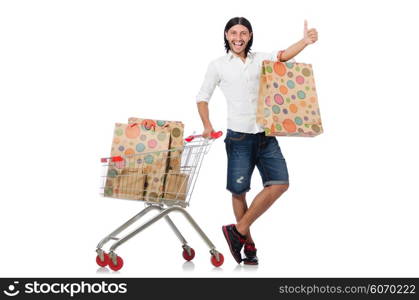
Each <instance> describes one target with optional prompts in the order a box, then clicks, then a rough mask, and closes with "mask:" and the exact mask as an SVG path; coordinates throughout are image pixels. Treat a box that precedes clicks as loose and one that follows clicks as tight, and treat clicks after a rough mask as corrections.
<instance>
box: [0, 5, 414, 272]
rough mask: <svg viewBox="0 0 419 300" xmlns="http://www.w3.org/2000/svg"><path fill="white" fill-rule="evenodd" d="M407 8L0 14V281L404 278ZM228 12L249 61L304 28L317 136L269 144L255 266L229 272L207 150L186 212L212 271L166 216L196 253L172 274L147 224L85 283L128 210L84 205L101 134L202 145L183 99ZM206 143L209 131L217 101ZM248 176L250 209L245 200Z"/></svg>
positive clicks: (174, 256) (215, 154)
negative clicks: (160, 131)
mask: <svg viewBox="0 0 419 300" xmlns="http://www.w3.org/2000/svg"><path fill="white" fill-rule="evenodd" d="M414 3H415V1H392V2H390V1H345V2H344V1H243V0H240V1H214V0H212V1H205V2H204V1H180V0H179V1H146V2H144V1H104V0H101V1H74V0H73V1H17V0H15V1H1V3H0V101H1V110H0V114H1V115H0V122H1V137H2V138H1V148H0V149H1V150H0V151H1V156H0V159H1V166H2V167H1V172H0V176H1V181H0V182H1V202H0V205H1V206H0V230H1V246H0V257H1V268H0V276H11V277H18V276H136V277H142V276H150V277H160V276H201V277H212V276H217V277H229V276H260V277H266V276H293V277H300V276H419V259H418V255H417V254H418V252H419V241H418V238H417V237H418V236H417V228H418V225H419V224H418V223H419V221H418V217H417V216H418V209H419V204H418V200H419V197H418V196H419V193H418V167H419V164H418V158H417V153H418V150H419V149H418V145H417V143H416V142H417V136H418V121H417V120H418V117H419V104H418V103H419V101H418V100H419V99H418V96H417V95H418V94H417V86H418V84H417V78H418V75H419V66H418V57H417V53H418V52H419V46H418V44H417V28H419V21H418V19H417V16H416V12H417V8H416V7H415V5H414ZM236 16H244V17H246V18H248V19H249V20H250V21H251V23H252V25H253V28H254V44H253V50H254V51H273V50H280V49H284V48H286V47H288V46H289V45H291V44H292V43H294V42H297V41H298V40H299V39H301V38H302V34H303V24H304V23H303V22H304V19H307V20H308V25H309V28H311V27H314V28H316V29H317V30H318V32H319V41H318V42H317V43H315V44H314V45H311V46H309V47H307V48H306V49H305V50H304V51H303V52H301V53H300V54H299V55H298V56H297V57H296V60H297V61H298V62H305V63H311V64H313V69H314V73H315V76H316V84H317V90H318V97H319V104H320V110H321V114H322V119H323V124H324V129H325V133H324V134H323V135H321V136H318V137H315V138H288V137H282V138H279V139H278V140H279V142H280V145H281V148H282V151H283V154H284V156H285V157H286V159H287V163H288V168H289V173H290V189H289V190H288V191H287V192H286V194H284V195H283V196H282V197H281V198H280V199H279V200H278V201H277V202H276V203H275V204H274V206H273V207H272V208H271V209H270V210H268V212H267V213H266V214H264V215H263V216H262V217H261V218H260V219H258V220H257V221H256V223H255V224H254V226H253V227H252V231H253V235H254V239H255V241H256V244H257V247H258V249H259V258H260V265H259V267H256V268H255V267H241V266H237V264H236V263H235V261H234V260H233V258H232V257H231V255H230V253H229V250H228V247H227V244H226V243H225V240H224V237H223V236H222V233H221V225H223V224H229V223H233V222H234V217H233V212H232V208H231V201H230V196H229V193H228V192H227V191H226V190H225V178H226V155H225V150H224V143H223V141H222V140H219V141H216V142H215V144H214V145H213V148H212V150H211V152H210V153H209V155H208V157H207V158H206V161H204V166H203V170H202V172H201V174H200V177H199V178H198V183H197V186H196V189H195V192H194V194H193V199H192V202H191V206H190V208H189V209H188V211H189V212H190V213H191V214H192V216H193V217H195V219H196V220H197V221H198V223H199V224H200V225H201V226H202V228H203V229H204V230H205V232H206V233H207V234H208V236H209V237H210V238H211V239H212V241H213V243H214V244H215V245H216V246H217V248H218V249H219V250H220V251H221V252H222V253H224V255H225V258H226V261H225V263H224V265H223V266H222V268H220V269H215V268H214V267H213V266H212V265H211V264H210V262H209V258H210V255H209V253H208V249H207V247H206V245H205V244H204V243H203V242H202V241H201V239H200V238H199V236H198V235H197V234H196V233H195V232H194V231H193V230H192V229H191V227H190V226H189V225H188V224H187V223H186V221H185V220H184V219H183V217H182V216H181V215H173V219H174V221H175V222H176V223H177V224H179V227H180V228H181V230H182V232H183V233H184V235H185V237H186V238H187V240H188V241H189V243H190V245H191V246H192V247H194V249H195V250H196V258H195V259H194V260H193V262H192V263H185V262H184V260H183V258H182V256H181V252H182V251H181V248H180V245H179V243H178V241H177V239H176V237H175V236H174V235H173V234H172V232H171V231H170V229H169V227H168V226H167V224H165V223H164V222H159V223H157V224H155V225H153V226H152V227H150V228H149V229H148V230H146V231H145V232H144V233H142V234H140V235H139V236H138V237H137V238H136V239H134V240H132V241H130V242H128V243H127V244H124V245H123V246H121V247H120V248H119V249H118V251H117V253H118V254H119V255H120V256H122V258H123V259H124V260H125V266H124V268H123V269H122V270H121V271H120V272H119V273H113V272H108V273H106V272H105V271H104V270H100V269H98V267H97V266H96V264H95V255H96V254H95V251H94V250H95V247H96V245H97V243H98V242H99V240H100V239H101V238H103V237H104V236H105V235H106V234H108V233H109V232H110V231H111V230H113V229H114V228H116V227H117V226H118V225H119V224H120V223H122V222H123V221H124V220H125V219H128V218H129V217H130V216H131V215H134V214H135V213H136V212H137V211H139V210H140V209H142V208H143V203H142V202H131V201H124V200H114V199H106V198H102V197H100V196H99V183H100V180H99V177H100V176H101V169H100V163H99V158H100V157H101V156H107V155H108V154H109V151H110V147H111V140H112V134H113V126H114V123H115V122H125V121H126V120H127V118H128V117H130V116H137V117H144V118H155V119H168V120H182V121H183V122H184V123H185V124H186V133H187V134H190V133H191V132H192V131H194V130H196V131H198V132H199V131H201V130H202V125H201V123H200V119H199V115H198V113H197V110H196V106H195V95H196V94H197V92H198V89H199V87H200V85H201V82H202V80H203V76H204V73H205V71H206V67H207V65H208V63H209V62H210V61H211V60H212V59H215V58H216V57H219V56H221V55H223V54H224V45H223V39H222V34H223V29H224V26H225V24H226V22H227V21H228V20H229V19H230V18H232V17H236ZM210 114H211V120H212V122H213V124H214V126H215V127H216V129H219V130H223V131H225V129H226V105H225V100H224V97H223V95H222V94H221V92H220V91H219V90H218V89H217V90H216V91H215V93H214V95H213V98H212V100H211V102H210ZM261 187H262V185H261V180H260V178H259V174H258V173H257V171H256V172H255V174H254V177H253V182H252V190H251V191H250V192H249V201H250V200H251V199H252V197H254V195H255V194H256V193H257V192H258V191H259V190H260V189H261Z"/></svg>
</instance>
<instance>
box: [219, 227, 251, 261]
mask: <svg viewBox="0 0 419 300" xmlns="http://www.w3.org/2000/svg"><path fill="white" fill-rule="evenodd" d="M223 233H224V236H225V238H226V240H227V243H228V246H229V247H230V251H231V254H232V255H233V257H234V259H235V260H236V261H237V263H238V264H239V263H241V262H242V256H241V254H240V252H241V250H242V248H243V245H244V243H245V241H246V237H245V236H243V235H241V234H240V233H239V232H238V231H237V229H236V226H235V225H234V224H231V225H225V226H223Z"/></svg>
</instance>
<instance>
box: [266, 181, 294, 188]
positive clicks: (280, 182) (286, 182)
mask: <svg viewBox="0 0 419 300" xmlns="http://www.w3.org/2000/svg"><path fill="white" fill-rule="evenodd" d="M276 184H289V181H287V180H269V181H266V182H264V183H263V186H264V187H266V186H268V185H276Z"/></svg>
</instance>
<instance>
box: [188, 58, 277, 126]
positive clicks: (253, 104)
mask: <svg viewBox="0 0 419 300" xmlns="http://www.w3.org/2000/svg"><path fill="white" fill-rule="evenodd" d="M277 54H278V51H275V52H271V53H263V52H255V53H248V55H247V57H246V60H245V62H243V61H242V60H241V59H240V58H239V57H238V56H237V55H235V54H233V52H232V51H229V52H228V53H227V54H226V55H224V56H221V57H219V58H217V59H215V60H213V61H212V62H211V63H210V64H209V65H208V69H207V73H206V74H205V79H204V82H203V83H202V86H201V89H200V91H199V93H198V95H197V96H196V102H201V101H205V102H209V100H210V98H211V96H212V93H213V92H214V89H215V87H216V86H219V87H220V88H221V91H222V92H223V94H224V96H225V98H226V100H227V128H229V129H231V130H234V131H238V132H246V133H258V132H262V131H263V128H262V127H261V126H260V125H259V124H257V123H256V109H257V100H258V90H259V76H260V71H261V67H262V61H264V60H274V61H276V60H277Z"/></svg>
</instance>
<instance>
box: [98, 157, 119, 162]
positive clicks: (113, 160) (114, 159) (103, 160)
mask: <svg viewBox="0 0 419 300" xmlns="http://www.w3.org/2000/svg"><path fill="white" fill-rule="evenodd" d="M108 160H110V161H111V162H118V161H123V160H124V159H123V158H122V156H112V157H103V158H101V159H100V162H102V163H107V162H108Z"/></svg>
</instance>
